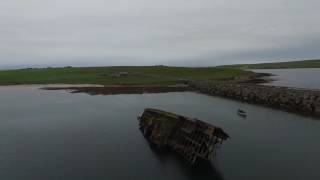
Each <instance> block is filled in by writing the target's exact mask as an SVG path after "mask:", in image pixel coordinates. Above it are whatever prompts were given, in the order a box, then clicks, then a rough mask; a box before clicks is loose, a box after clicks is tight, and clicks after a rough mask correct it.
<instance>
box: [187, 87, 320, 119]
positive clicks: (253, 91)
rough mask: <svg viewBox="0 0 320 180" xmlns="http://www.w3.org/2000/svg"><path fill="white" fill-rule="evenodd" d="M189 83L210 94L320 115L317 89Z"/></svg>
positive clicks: (319, 92)
mask: <svg viewBox="0 0 320 180" xmlns="http://www.w3.org/2000/svg"><path fill="white" fill-rule="evenodd" d="M188 84H189V86H190V87H192V88H193V89H195V90H197V91H200V92H202V93H205V94H209V95H217V96H223V97H228V98H233V99H237V100H242V101H246V102H251V103H258V104H263V105H268V106H272V107H275V108H281V109H285V110H287V111H292V112H298V113H304V114H309V115H316V116H319V115H320V91H317V90H304V89H293V88H286V87H276V86H263V85H256V84H239V83H225V82H224V83H223V82H212V81H210V82H208V81H206V82H196V81H190V82H188Z"/></svg>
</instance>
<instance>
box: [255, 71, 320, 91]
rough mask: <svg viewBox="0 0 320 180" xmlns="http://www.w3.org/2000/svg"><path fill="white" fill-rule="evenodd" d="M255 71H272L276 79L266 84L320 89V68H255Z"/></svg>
mask: <svg viewBox="0 0 320 180" xmlns="http://www.w3.org/2000/svg"><path fill="white" fill-rule="evenodd" d="M253 71H254V72H261V73H271V74H273V75H275V76H273V77H272V78H273V79H275V81H273V82H271V83H268V84H266V85H274V86H286V87H295V88H306V89H320V78H318V77H320V68H305V69H304V68H301V69H255V70H253Z"/></svg>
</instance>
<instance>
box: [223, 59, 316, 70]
mask: <svg viewBox="0 0 320 180" xmlns="http://www.w3.org/2000/svg"><path fill="white" fill-rule="evenodd" d="M219 67H224V68H240V69H293V68H320V59H315V60H303V61H291V62H278V63H261V64H235V65H225V66H219Z"/></svg>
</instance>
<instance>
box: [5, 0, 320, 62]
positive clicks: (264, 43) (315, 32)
mask: <svg viewBox="0 0 320 180" xmlns="http://www.w3.org/2000/svg"><path fill="white" fill-rule="evenodd" d="M319 7H320V0H157V1H155V0H0V68H6V67H23V66H64V65H72V66H98V65H154V64H164V65H178V66H213V65H221V64H233V63H256V62H271V61H283V60H297V59H314V58H319V57H320V11H319Z"/></svg>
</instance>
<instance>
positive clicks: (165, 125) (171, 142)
mask: <svg viewBox="0 0 320 180" xmlns="http://www.w3.org/2000/svg"><path fill="white" fill-rule="evenodd" d="M138 119H139V122H140V123H139V125H140V129H141V131H142V133H143V135H144V136H145V138H146V139H147V140H148V141H149V142H150V144H152V146H153V147H155V148H157V149H170V150H173V151H175V152H177V153H179V154H180V155H182V156H183V157H184V158H185V159H186V160H187V161H188V162H189V163H190V164H196V163H198V162H201V161H210V159H211V158H212V157H213V155H214V150H215V149H216V148H218V147H220V145H221V144H222V142H223V141H224V140H227V139H228V138H230V137H229V135H228V134H227V133H225V132H224V131H223V130H222V129H221V128H219V127H216V126H213V125H210V124H208V123H205V122H203V121H200V120H198V119H191V118H187V117H184V116H180V115H176V114H173V113H170V112H165V111H161V110H157V109H146V110H145V111H144V113H143V114H142V116H141V117H139V118H138Z"/></svg>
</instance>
